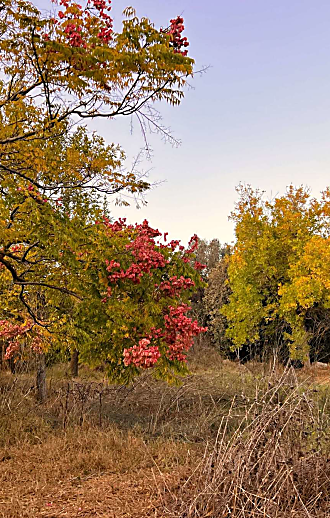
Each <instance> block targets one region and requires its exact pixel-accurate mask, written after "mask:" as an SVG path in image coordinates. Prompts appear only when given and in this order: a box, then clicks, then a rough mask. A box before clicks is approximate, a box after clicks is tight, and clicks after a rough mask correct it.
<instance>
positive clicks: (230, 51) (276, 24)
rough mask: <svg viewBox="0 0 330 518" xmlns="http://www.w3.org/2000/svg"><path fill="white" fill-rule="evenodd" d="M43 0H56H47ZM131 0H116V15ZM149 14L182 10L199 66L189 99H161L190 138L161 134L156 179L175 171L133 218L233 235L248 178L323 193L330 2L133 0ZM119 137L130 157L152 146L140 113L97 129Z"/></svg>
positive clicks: (272, 189) (168, 117)
mask: <svg viewBox="0 0 330 518" xmlns="http://www.w3.org/2000/svg"><path fill="white" fill-rule="evenodd" d="M36 3H37V4H38V5H39V6H42V7H46V6H48V5H49V2H48V0H38V1H37V2H36ZM129 4H130V2H129V1H128V2H126V1H124V2H123V1H122V0H113V7H114V11H113V12H114V16H115V19H117V20H118V18H119V16H120V12H121V11H122V10H123V9H124V7H126V6H127V5H129ZM131 4H132V5H133V6H134V7H135V8H136V10H137V14H138V15H139V16H148V17H149V18H150V19H151V20H152V21H153V22H154V23H155V24H156V25H157V26H166V25H167V23H168V20H169V19H170V18H172V17H175V16H176V15H178V14H181V13H183V16H184V18H185V25H186V31H185V32H186V35H187V36H188V38H189V40H190V42H191V46H190V47H189V54H190V55H191V56H192V57H194V58H195V59H196V68H197V69H198V68H200V67H202V66H205V65H210V67H211V68H210V69H209V70H208V72H207V74H205V75H203V77H201V78H196V79H195V80H194V81H193V86H194V89H193V90H190V91H188V92H187V94H186V98H185V99H184V101H183V103H182V105H181V106H180V107H178V108H175V109H173V108H170V107H167V106H163V107H162V114H163V116H164V123H165V124H166V125H167V126H170V127H171V128H172V130H173V133H174V135H175V136H176V137H177V138H179V139H180V140H181V141H182V145H181V147H180V148H178V149H175V148H172V147H171V146H170V145H169V144H163V143H162V142H161V140H160V138H159V137H158V136H151V138H150V141H151V145H152V147H153V150H154V158H153V160H152V163H148V162H146V163H144V164H142V166H141V167H142V168H144V169H150V168H152V170H151V172H150V176H149V179H150V180H151V181H157V180H166V182H165V183H163V184H162V185H160V186H159V187H158V188H157V189H155V190H153V191H152V192H150V193H149V194H148V195H147V199H148V206H147V207H146V208H142V209H140V210H136V209H135V208H134V207H132V208H129V209H126V208H115V209H114V211H113V214H114V215H115V216H126V217H127V218H128V219H129V220H130V221H132V222H133V221H140V220H141V219H144V218H147V219H148V220H149V221H150V223H151V225H153V226H155V227H158V228H160V229H161V230H164V231H165V230H166V231H169V233H170V236H171V237H173V238H179V239H182V240H183V241H184V242H186V241H187V239H188V238H189V236H190V235H192V234H194V233H197V234H198V235H199V236H200V237H204V238H207V239H211V238H213V237H217V238H219V239H220V240H221V241H222V242H224V241H231V240H232V239H233V227H232V223H231V222H228V215H229V213H230V211H231V210H232V209H233V206H234V203H235V200H236V193H235V186H236V185H237V184H238V183H239V182H244V183H250V184H252V186H254V187H258V188H261V189H264V190H266V191H267V193H268V195H269V196H270V195H274V194H277V193H282V192H284V191H285V188H286V186H287V185H289V184H290V183H293V184H295V185H300V184H304V185H308V186H310V187H311V188H312V193H313V194H315V195H317V194H318V192H319V191H320V190H321V189H323V188H325V187H326V186H327V185H328V184H329V183H330V182H329V166H330V70H329V61H330V33H329V23H330V2H329V0H308V1H307V0H290V1H288V0H276V1H275V0H219V1H215V0H203V1H197V0H176V1H174V0H167V1H164V0H132V1H131ZM95 127H96V128H97V129H98V131H99V132H100V133H101V134H102V135H104V137H105V138H106V139H107V141H109V142H112V141H114V142H118V143H120V144H121V145H122V146H123V147H124V149H125V150H126V151H127V153H128V155H129V156H134V155H136V154H137V153H138V151H139V149H140V147H141V146H142V145H143V141H142V138H141V135H140V133H139V130H138V126H137V125H136V126H135V128H134V132H133V135H131V134H130V121H129V120H117V121H109V122H104V121H102V123H100V122H98V123H97V124H94V125H93V128H95Z"/></svg>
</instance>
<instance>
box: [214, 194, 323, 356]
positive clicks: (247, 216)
mask: <svg viewBox="0 0 330 518" xmlns="http://www.w3.org/2000/svg"><path fill="white" fill-rule="evenodd" d="M238 191H239V194H240V199H239V202H238V203H237V205H236V209H235V211H234V212H233V214H232V218H233V220H234V221H235V224H236V244H235V248H234V253H233V255H232V256H231V257H230V262H229V270H228V273H229V282H230V287H231V290H232V294H231V296H230V298H229V303H228V304H227V305H226V306H224V307H223V309H222V313H223V314H224V315H225V316H226V317H227V319H228V322H229V329H228V332H227V334H228V336H229V337H230V338H231V339H232V340H233V343H234V344H235V346H236V347H241V346H242V345H243V344H247V343H249V344H252V345H254V347H257V346H258V345H259V346H261V347H262V349H263V350H265V348H266V349H267V347H268V348H270V349H272V348H273V347H274V346H276V344H277V345H279V344H282V345H284V346H288V348H289V352H290V356H291V358H293V359H299V360H302V361H304V362H306V361H308V357H309V353H310V346H311V345H312V343H313V339H314V337H313V335H312V334H311V329H312V327H313V326H312V325H311V319H313V318H314V317H315V315H316V314H318V316H319V317H320V315H323V318H325V316H326V315H327V316H326V319H327V320H328V310H329V295H330V292H329V287H330V285H329V281H328V279H329V271H330V269H329V261H328V246H329V235H330V226H329V223H330V219H329V215H330V191H329V189H327V190H326V191H324V192H323V193H322V195H321V199H320V200H317V199H315V198H311V196H310V194H309V192H308V190H306V189H304V188H303V187H299V188H294V187H292V186H291V187H290V188H289V189H288V191H287V193H286V194H285V195H284V196H281V197H276V198H274V199H273V200H271V201H265V200H264V199H263V193H262V192H260V191H253V189H251V187H249V186H248V187H244V186H240V187H239V189H238ZM313 315H314V317H313ZM267 344H269V345H267Z"/></svg>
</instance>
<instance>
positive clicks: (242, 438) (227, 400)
mask: <svg viewBox="0 0 330 518" xmlns="http://www.w3.org/2000/svg"><path fill="white" fill-rule="evenodd" d="M191 365H192V368H193V374H192V375H191V376H189V377H187V378H186V379H184V380H183V383H182V385H181V386H177V387H176V386H171V387H168V386H167V385H165V384H164V383H160V382H155V381H153V380H152V379H151V378H150V376H148V375H146V376H143V377H142V378H141V379H140V380H139V381H138V382H137V384H136V385H135V386H133V387H130V388H124V387H113V386H109V385H107V383H106V382H105V381H104V380H103V379H102V373H97V374H95V373H93V378H91V375H90V373H88V371H86V370H83V371H82V376H81V378H80V379H78V380H77V381H75V382H73V381H72V380H70V379H69V378H68V377H66V376H65V372H64V370H63V369H60V368H59V367H57V368H56V369H55V370H53V372H50V375H49V382H48V385H49V386H48V392H49V397H48V401H47V403H46V404H44V405H37V404H36V402H35V397H34V391H33V387H32V385H33V380H32V378H31V376H30V375H29V374H25V375H24V374H21V375H18V376H17V377H13V376H11V375H9V374H7V373H2V375H1V379H0V393H1V399H0V517H4V518H18V517H24V518H30V517H31V518H32V517H33V518H38V517H48V518H57V517H70V518H71V517H72V518H73V517H104V518H105V517H109V518H111V517H116V518H117V517H118V518H122V517H132V518H135V517H141V518H143V517H158V518H161V517H164V518H165V517H171V518H179V517H180V518H184V517H186V518H192V517H213V518H217V517H224V518H225V517H226V518H227V517H232V518H243V517H270V518H275V517H278V518H280V517H281V518H284V517H292V518H293V517H296V518H302V517H312V518H316V517H323V516H330V506H329V502H330V461H329V458H330V445H329V438H330V435H329V433H330V422H329V415H330V410H329V402H328V388H327V385H326V383H325V382H324V379H325V378H324V376H323V377H322V382H323V385H322V386H320V385H316V382H317V381H318V379H317V376H318V375H317V373H315V372H305V373H302V374H301V375H300V378H301V380H303V381H301V380H300V381H298V380H297V378H296V373H295V372H294V371H292V370H289V371H285V372H283V369H282V370H276V371H275V370H274V369H271V370H270V371H269V372H266V369H265V366H263V365H260V364H249V365H247V366H245V367H242V366H239V365H237V364H234V363H227V362H225V363H224V362H222V361H221V360H220V359H219V357H218V356H217V355H216V354H215V353H214V352H213V351H212V350H208V351H206V352H205V351H203V352H202V353H200V352H199V353H195V355H194V356H193V358H192V361H191Z"/></svg>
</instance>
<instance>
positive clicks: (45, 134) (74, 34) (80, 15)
mask: <svg viewBox="0 0 330 518" xmlns="http://www.w3.org/2000/svg"><path fill="white" fill-rule="evenodd" d="M110 4H111V2H107V1H104V0H101V1H100V0H98V1H96V0H92V1H87V3H86V4H84V6H81V5H79V4H76V3H75V2H72V1H71V0H68V1H67V0H60V5H61V6H62V10H57V14H56V15H55V16H54V17H50V16H48V17H43V16H42V15H41V13H40V12H39V11H38V9H36V8H35V7H33V6H32V5H31V4H30V3H29V2H26V1H24V0H19V1H14V2H11V1H10V0H5V1H4V2H3V4H2V6H1V9H0V34H1V40H0V55H1V70H2V74H3V75H2V79H1V81H0V189H1V198H0V290H1V300H2V303H1V307H0V315H1V319H2V320H1V326H0V328H1V332H0V336H2V338H4V339H6V340H7V345H8V347H7V352H6V354H7V355H8V356H10V355H11V354H12V353H11V351H13V352H14V351H16V352H17V350H18V349H19V347H21V342H22V337H23V336H24V337H25V343H30V345H31V347H32V348H33V347H34V344H35V341H36V340H37V341H38V340H39V342H38V343H42V345H43V347H45V346H48V345H49V344H53V345H54V344H56V343H57V342H62V343H63V344H64V345H65V346H67V347H69V348H70V349H71V350H72V351H73V350H77V351H78V350H79V351H80V349H81V353H82V358H85V360H86V361H87V359H88V361H94V362H97V361H101V359H102V361H104V360H105V359H107V361H109V363H111V362H112V363H114V364H115V365H116V367H114V365H112V367H113V369H112V370H113V373H114V375H113V377H115V376H116V373H117V372H119V371H120V372H121V371H122V367H123V365H124V364H123V356H122V355H123V351H122V348H121V349H120V347H119V343H118V344H117V345H116V342H115V341H114V340H113V339H111V340H110V339H109V332H110V331H108V329H111V330H112V331H111V333H113V335H114V334H115V332H118V329H119V327H120V325H121V326H123V325H124V323H123V316H125V315H126V317H125V318H126V319H127V320H129V321H130V325H133V324H134V319H136V321H135V324H134V325H133V327H132V329H133V331H132V329H130V340H131V341H133V342H134V345H136V343H135V342H136V340H137V339H139V340H143V339H144V340H148V338H146V337H145V336H144V338H143V337H142V338H141V332H142V331H143V333H144V334H145V333H146V332H147V331H148V332H149V333H150V332H151V328H150V329H149V327H150V325H151V322H154V324H156V323H157V322H158V321H157V319H156V318H154V319H152V318H151V319H150V321H149V320H148V325H147V324H145V325H142V324H141V322H140V320H141V316H142V314H143V312H142V310H141V305H142V306H145V305H146V304H147V301H146V300H145V299H146V296H148V297H150V301H153V302H152V304H154V305H155V306H157V308H158V310H159V307H162V312H163V313H164V314H163V313H162V312H161V315H162V318H163V319H164V318H165V316H166V315H167V317H168V318H169V319H170V320H171V319H172V320H173V319H174V320H175V318H178V325H179V324H180V322H181V324H182V322H185V323H186V325H187V326H188V327H189V325H190V324H189V322H188V320H189V319H188V320H185V317H184V314H185V312H186V311H187V308H186V306H182V307H181V310H180V311H181V313H180V315H181V316H179V315H177V316H174V314H173V315H172V313H171V310H170V309H168V311H167V313H166V308H169V306H166V304H165V306H164V307H163V306H162V304H163V303H162V302H161V301H162V300H163V298H162V297H160V296H159V295H156V294H155V293H154V292H155V288H154V287H153V284H152V282H151V281H150V279H149V280H148V276H149V277H151V278H152V277H153V276H154V275H155V279H157V281H158V282H159V286H163V284H162V283H163V282H164V283H166V282H169V283H170V286H171V285H172V284H173V283H174V284H173V285H176V283H177V282H178V283H179V284H178V286H180V289H181V290H183V292H184V291H185V290H188V292H189V290H190V288H191V286H192V285H193V284H189V283H194V282H195V281H193V280H190V274H192V276H194V275H195V274H194V270H193V269H192V268H190V269H189V268H188V266H184V265H186V263H185V261H184V257H183V256H182V257H181V256H180V254H181V255H182V254H183V252H182V250H181V252H180V254H179V255H175V253H174V249H173V250H172V249H169V250H172V252H173V254H174V255H173V258H172V259H171V260H170V258H169V257H165V258H164V259H163V262H164V264H163V266H159V265H154V266H152V268H151V269H152V270H153V268H155V269H156V272H159V273H157V275H156V273H155V272H153V271H152V272H151V271H143V275H142V276H141V277H139V283H137V284H139V285H140V284H141V286H142V285H144V284H143V282H142V280H144V279H145V276H146V285H145V287H144V292H143V296H142V294H141V293H140V294H139V293H138V292H135V290H134V289H133V288H132V287H130V288H129V290H128V293H126V291H125V290H126V286H124V285H122V284H123V283H124V279H118V286H117V285H116V286H114V287H117V288H118V290H117V291H116V296H115V298H114V299H112V302H113V305H110V308H111V310H109V311H105V308H107V307H108V306H109V304H106V297H105V296H102V297H101V295H100V294H101V292H102V291H103V290H104V287H105V286H106V284H107V283H108V282H109V277H107V275H106V262H105V261H108V265H109V264H114V263H118V264H122V257H121V256H122V255H127V258H128V257H129V254H128V252H127V250H128V249H126V248H125V247H126V246H127V247H129V246H130V245H131V244H133V243H135V240H136V239H137V238H138V235H139V228H138V227H136V228H135V230H133V229H132V228H130V227H129V226H127V227H125V226H124V225H123V223H118V225H119V226H120V227H121V230H120V233H119V234H116V233H113V231H111V232H110V230H109V229H110V228H111V227H110V225H111V224H110V221H109V220H108V219H106V218H107V215H108V210H109V205H108V203H109V198H108V196H109V195H113V196H116V197H117V202H118V203H127V202H126V201H125V200H124V199H123V198H121V197H120V196H121V195H122V194H125V193H128V194H130V195H133V196H139V195H140V194H142V193H143V192H144V191H146V190H147V189H148V188H149V187H150V185H149V183H148V182H146V181H145V179H144V178H141V177H140V176H139V175H138V173H137V172H136V171H135V170H133V171H125V170H124V169H123V160H124V158H125V155H124V153H123V151H122V150H121V149H120V148H119V147H118V146H117V145H115V144H111V145H106V144H105V142H104V140H103V139H102V138H101V137H100V136H98V135H97V134H95V133H94V134H92V135H90V134H89V133H88V131H87V129H86V128H85V127H84V126H83V125H82V124H81V123H82V122H84V121H87V120H88V119H94V118H97V117H102V118H107V119H113V118H114V117H116V116H121V115H122V116H127V115H128V116H132V115H135V116H136V118H137V120H138V122H139V124H140V126H141V129H142V132H143V134H144V135H146V132H147V129H148V127H149V126H151V127H153V129H156V130H157V131H160V132H163V133H164V134H165V135H166V136H167V137H168V138H170V135H169V134H168V133H166V130H165V129H164V128H163V127H162V126H161V125H160V123H159V118H158V113H157V112H156V111H155V110H154V108H153V105H154V103H155V102H156V101H162V100H165V101H166V102H169V103H171V104H174V105H176V104H179V103H180V101H181V99H182V98H183V87H184V85H185V83H186V79H187V77H188V76H189V75H191V74H192V71H193V60H192V59H191V58H188V57H187V50H186V47H187V46H188V41H187V38H185V37H183V36H182V32H183V30H184V26H183V19H182V18H181V17H177V18H175V19H173V20H171V22H170V25H169V27H168V28H167V29H161V30H157V29H156V28H155V27H154V26H153V24H152V23H151V22H150V21H149V20H147V19H146V18H143V19H141V20H139V19H138V18H137V17H136V16H135V12H134V10H132V9H126V10H125V19H124V22H123V26H122V31H121V32H120V33H115V32H114V31H113V27H112V19H111V17H110V14H109V12H110V9H111V5H110ZM104 197H106V198H104ZM118 197H119V198H118ZM100 221H101V223H99V222H100ZM105 221H107V224H105V223H104V222H105ZM141 232H142V230H141ZM136 234H137V235H136ZM140 237H141V236H140ZM149 238H150V239H151V240H152V235H151V236H149ZM141 239H142V238H141ZM147 244H149V245H150V246H149V248H150V252H151V251H152V248H153V247H156V248H157V247H158V245H157V246H156V244H155V243H154V244H152V243H151V242H149V241H148V242H147ZM159 246H160V245H159ZM173 246H174V245H173ZM166 250H167V252H166ZM118 253H119V257H118ZM169 253H170V252H169V251H168V247H165V248H162V247H160V251H158V248H157V250H155V251H154V254H156V256H157V254H160V255H162V254H165V256H166V254H167V255H168V254H169ZM133 255H134V254H133ZM131 259H132V258H131ZM167 261H169V263H167ZM181 263H182V264H181ZM134 264H135V263H134V262H133V261H131V265H129V264H126V266H125V268H126V269H129V268H130V267H132V268H136V267H137V266H136V264H135V265H134ZM167 264H171V265H172V266H167ZM174 264H177V267H176V268H174ZM157 268H159V270H158V269H157ZM124 271H125V270H124ZM175 272H180V276H179V277H178V278H177V279H176V278H175V276H176V274H175ZM170 273H171V275H170ZM149 274H150V275H149ZM172 274H173V275H172ZM168 275H170V276H169V277H168ZM163 276H165V277H163ZM126 281H127V280H126ZM198 282H199V281H198V279H197V278H196V283H197V284H198ZM180 283H181V284H180ZM187 283H188V284H187ZM134 286H135V284H134V282H133V287H134ZM178 286H177V289H178ZM114 287H113V286H108V288H109V289H110V288H111V289H113V288H114ZM127 289H128V288H127ZM136 289H137V287H136ZM159 289H161V288H159ZM121 290H123V291H121ZM148 290H149V291H148ZM179 291H180V290H179ZM165 292H166V290H165ZM107 293H108V292H107ZM125 293H126V295H125ZM170 298H171V297H170ZM101 299H102V300H103V301H104V302H101ZM148 300H149V299H148ZM182 300H186V297H185V296H183V297H182ZM128 302H130V303H128ZM167 302H168V300H167ZM172 307H173V311H176V310H177V311H179V309H178V306H177V305H176V304H174V301H173V306H172ZM41 309H42V310H41ZM115 311H117V313H116V314H115ZM114 315H115V316H114ZM158 318H161V317H160V315H158ZM132 323H133V324H132ZM163 324H164V322H163ZM181 324H180V325H181ZM188 324H189V325H188ZM101 325H102V326H103V327H100V326H101ZM164 325H165V324H164ZM168 325H169V324H168ZM173 325H174V324H173ZM15 326H16V327H15ZM148 326H149V327H148ZM191 326H192V327H191V330H190V331H189V333H195V332H196V333H197V332H200V331H199V330H198V326H197V323H192V322H191ZM174 327H175V326H174ZM165 328H166V325H165ZM165 328H164V329H165ZM14 330H16V331H15V332H14ZM163 332H164V333H165V331H163ZM173 332H174V335H175V336H176V334H177V331H173ZM8 333H9V334H8ZM134 333H135V334H134ZM126 334H127V333H126ZM118 335H120V333H118ZM174 335H173V336H172V338H171V340H172V341H173V343H172V346H173V347H174V345H175V344H176V343H177V342H176V340H175V336H174ZM179 335H180V333H179ZM166 336H167V335H166ZM166 336H165V335H164V336H163V335H162V336H158V338H157V339H158V341H160V342H161V343H163V342H164V340H165V342H166V343H167V344H168V345H167V346H165V345H163V346H160V345H159V346H158V345H157V346H155V347H160V349H162V350H161V352H160V354H161V356H162V357H165V356H166V354H167V353H166V351H167V349H166V347H169V346H170V345H169V340H170V338H169V337H167V338H166ZM180 336H181V335H180ZM126 338H128V337H126ZM181 338H182V336H181ZM153 339H156V338H155V337H154V338H153ZM182 339H183V338H182ZM95 340H97V342H95ZM166 340H167V341H166ZM181 341H182V340H181ZM165 342H164V343H165ZM123 343H124V342H121V346H122V344H123ZM127 343H130V342H127ZM180 343H181V342H180ZM102 344H103V345H102ZM144 344H146V342H144ZM134 345H132V347H134ZM95 347H96V348H97V350H96V351H95V350H94V349H95ZM177 347H179V346H178V345H177ZM182 347H183V349H182V351H181V357H180V359H178V358H177V357H175V355H174V353H173V355H172V358H168V361H169V362H171V361H172V362H174V364H175V362H180V361H183V360H184V350H185V349H184V348H185V347H188V342H187V340H186V341H185V342H184V345H183V342H182ZM93 348H94V349H93ZM129 349H130V347H128V350H129ZM113 358H115V361H114V360H113ZM164 361H165V360H164ZM164 361H163V363H164ZM116 362H117V363H116ZM126 363H127V365H126V367H127V369H126V370H125V372H128V371H130V370H132V369H133V367H132V366H131V367H129V365H130V364H129V362H128V360H126ZM160 363H161V362H159V364H160ZM118 364H119V366H118ZM133 364H134V362H133ZM134 369H135V370H134ZM134 369H133V371H134V373H135V374H136V373H137V372H138V371H137V366H136V365H135V364H134ZM133 371H132V372H133ZM163 371H164V369H163ZM164 372H165V371H164ZM124 377H125V376H124ZM126 377H127V376H126Z"/></svg>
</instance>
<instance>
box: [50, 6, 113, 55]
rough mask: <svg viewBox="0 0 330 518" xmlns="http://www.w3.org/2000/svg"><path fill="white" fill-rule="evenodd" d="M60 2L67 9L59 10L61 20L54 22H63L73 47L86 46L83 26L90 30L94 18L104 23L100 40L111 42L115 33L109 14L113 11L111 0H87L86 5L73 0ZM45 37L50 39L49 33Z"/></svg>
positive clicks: (99, 36) (62, 25)
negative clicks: (83, 5)
mask: <svg viewBox="0 0 330 518" xmlns="http://www.w3.org/2000/svg"><path fill="white" fill-rule="evenodd" d="M53 1H55V0H53ZM59 4H60V5H62V6H63V7H65V10H64V11H59V12H58V18H59V20H54V22H55V23H60V24H61V27H62V28H63V30H64V33H65V35H66V39H67V41H68V43H69V45H70V46H71V47H82V48H86V46H87V45H86V40H85V38H84V36H83V28H84V27H86V28H87V30H88V28H89V26H90V20H91V19H92V18H94V19H97V20H98V21H99V22H101V23H102V24H103V25H102V26H101V27H100V30H99V32H98V34H97V37H98V38H99V40H100V41H101V42H102V43H103V44H109V43H110V41H111V40H112V35H113V20H112V18H111V16H110V15H109V14H108V13H109V12H110V11H111V0H87V3H86V6H85V7H82V6H81V5H80V4H77V3H76V2H74V1H72V0H59ZM44 38H45V39H46V40H47V39H49V36H48V34H47V35H44Z"/></svg>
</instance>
